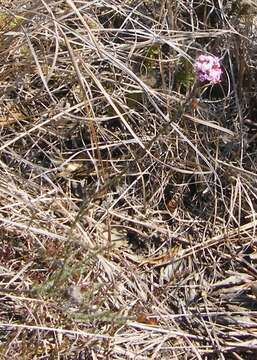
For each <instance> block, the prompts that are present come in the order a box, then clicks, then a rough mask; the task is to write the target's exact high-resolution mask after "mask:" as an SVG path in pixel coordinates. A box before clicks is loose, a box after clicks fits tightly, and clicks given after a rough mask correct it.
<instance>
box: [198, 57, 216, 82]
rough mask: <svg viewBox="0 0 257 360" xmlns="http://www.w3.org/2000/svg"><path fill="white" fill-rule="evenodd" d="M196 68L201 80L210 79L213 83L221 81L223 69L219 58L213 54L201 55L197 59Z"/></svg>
mask: <svg viewBox="0 0 257 360" xmlns="http://www.w3.org/2000/svg"><path fill="white" fill-rule="evenodd" d="M194 69H195V72H196V75H197V78H198V80H199V81H201V82H204V81H209V82H210V83H211V84H217V83H219V82H220V78H221V74H222V70H221V67H220V61H219V58H217V57H216V56H212V55H200V56H198V58H197V59H196V60H195V63H194Z"/></svg>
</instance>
